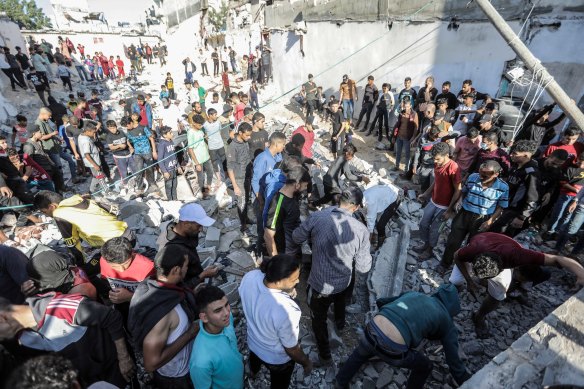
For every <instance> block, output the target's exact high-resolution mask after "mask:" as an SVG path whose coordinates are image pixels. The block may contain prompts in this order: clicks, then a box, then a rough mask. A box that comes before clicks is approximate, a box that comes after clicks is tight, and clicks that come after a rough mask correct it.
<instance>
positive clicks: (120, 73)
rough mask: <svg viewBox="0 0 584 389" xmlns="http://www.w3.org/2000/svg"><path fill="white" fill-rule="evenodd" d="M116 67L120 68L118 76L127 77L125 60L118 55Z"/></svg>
mask: <svg viewBox="0 0 584 389" xmlns="http://www.w3.org/2000/svg"><path fill="white" fill-rule="evenodd" d="M116 67H117V68H118V77H119V78H120V79H122V78H124V77H126V73H125V72H124V61H122V59H121V58H120V56H119V55H118V56H117V58H116Z"/></svg>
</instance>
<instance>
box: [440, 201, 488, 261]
mask: <svg viewBox="0 0 584 389" xmlns="http://www.w3.org/2000/svg"><path fill="white" fill-rule="evenodd" d="M490 217H491V215H479V214H476V213H473V212H469V211H467V210H465V209H461V210H460V211H459V212H458V213H457V214H456V216H455V217H454V219H453V220H452V226H451V227H450V234H449V235H448V239H447V241H446V249H445V250H444V255H443V256H442V265H444V266H450V265H452V260H453V259H454V253H455V252H456V250H458V249H459V248H460V246H461V245H462V242H464V239H465V238H466V237H467V235H468V239H470V238H472V237H473V236H475V235H476V234H478V232H479V227H480V226H481V224H483V223H484V222H485V220H487V219H488V218H490Z"/></svg>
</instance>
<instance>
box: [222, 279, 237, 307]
mask: <svg viewBox="0 0 584 389" xmlns="http://www.w3.org/2000/svg"><path fill="white" fill-rule="evenodd" d="M219 288H221V289H222V290H223V292H225V295H226V296H227V299H228V300H229V304H235V303H236V302H237V301H238V300H239V292H238V290H237V288H239V284H238V283H236V282H228V283H226V284H223V285H219Z"/></svg>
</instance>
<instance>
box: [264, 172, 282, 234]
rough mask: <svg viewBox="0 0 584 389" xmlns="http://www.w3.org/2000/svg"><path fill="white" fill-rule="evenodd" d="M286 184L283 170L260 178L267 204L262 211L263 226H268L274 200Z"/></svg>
mask: <svg viewBox="0 0 584 389" xmlns="http://www.w3.org/2000/svg"><path fill="white" fill-rule="evenodd" d="M285 183H286V176H285V175H284V173H282V169H274V170H272V171H271V172H269V173H267V174H264V176H263V177H262V178H260V193H261V194H263V195H264V199H265V203H264V209H263V210H262V226H263V225H265V224H266V220H267V218H268V211H269V210H270V203H271V202H272V198H273V197H274V195H275V194H276V193H278V191H279V190H280V189H282V187H283V186H284V184H285Z"/></svg>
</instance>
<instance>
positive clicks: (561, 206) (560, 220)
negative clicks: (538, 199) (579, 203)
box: [548, 194, 574, 233]
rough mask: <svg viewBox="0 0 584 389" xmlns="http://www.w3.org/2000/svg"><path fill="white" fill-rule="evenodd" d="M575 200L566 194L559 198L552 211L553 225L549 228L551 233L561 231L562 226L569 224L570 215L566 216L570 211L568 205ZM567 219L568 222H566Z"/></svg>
mask: <svg viewBox="0 0 584 389" xmlns="http://www.w3.org/2000/svg"><path fill="white" fill-rule="evenodd" d="M573 199H574V196H568V195H566V194H560V195H559V196H558V200H556V205H554V209H553V210H552V216H551V219H550V220H551V222H552V225H551V226H550V228H549V231H548V232H549V233H554V232H558V231H561V229H562V226H563V225H564V224H566V223H568V221H569V220H570V219H569V216H570V215H569V214H568V215H566V216H564V214H565V213H566V212H567V210H568V205H569V204H570V202H571V201H572V200H573ZM566 219H567V220H566Z"/></svg>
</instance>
